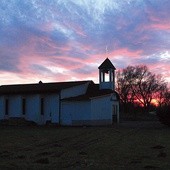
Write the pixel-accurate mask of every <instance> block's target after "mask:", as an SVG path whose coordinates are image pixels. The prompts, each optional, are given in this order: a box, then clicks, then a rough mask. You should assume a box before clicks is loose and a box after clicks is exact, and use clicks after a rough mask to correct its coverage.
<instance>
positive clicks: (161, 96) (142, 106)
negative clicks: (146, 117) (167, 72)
mask: <svg viewBox="0 0 170 170" xmlns="http://www.w3.org/2000/svg"><path fill="white" fill-rule="evenodd" d="M116 90H117V91H118V93H119V95H120V104H121V112H123V113H125V114H129V113H130V114H138V113H143V114H146V113H149V112H151V111H153V110H156V107H157V108H163V107H166V106H169V105H170V90H169V89H168V83H167V82H166V81H165V80H164V78H163V77H162V76H161V75H156V74H153V73H152V72H150V71H149V69H148V68H147V66H145V65H137V66H128V67H127V68H125V69H123V70H121V71H118V72H117V88H116Z"/></svg>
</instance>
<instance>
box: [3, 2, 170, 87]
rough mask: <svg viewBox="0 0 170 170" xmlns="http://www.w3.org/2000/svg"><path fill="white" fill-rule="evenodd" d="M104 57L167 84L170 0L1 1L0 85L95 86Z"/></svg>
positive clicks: (118, 65)
mask: <svg viewBox="0 0 170 170" xmlns="http://www.w3.org/2000/svg"><path fill="white" fill-rule="evenodd" d="M106 47H107V50H106ZM106 51H107V52H106ZM106 57H109V59H110V60H111V61H112V63H113V64H114V66H115V67H116V68H117V70H119V69H122V68H125V67H127V66H128V65H138V64H144V65H147V66H148V67H149V69H150V71H151V72H153V73H156V74H162V75H163V76H164V77H165V79H166V80H167V81H168V82H170V0H0V85H3V84H20V83H38V82H39V81H40V80H41V81H42V82H54V81H57V82H58V81H74V80H93V81H94V82H96V83H97V82H98V66H99V65H100V64H101V63H102V62H103V60H104V59H105V58H106Z"/></svg>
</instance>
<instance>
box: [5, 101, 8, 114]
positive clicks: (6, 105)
mask: <svg viewBox="0 0 170 170" xmlns="http://www.w3.org/2000/svg"><path fill="white" fill-rule="evenodd" d="M8 114H9V100H8V99H6V100H5V115H8Z"/></svg>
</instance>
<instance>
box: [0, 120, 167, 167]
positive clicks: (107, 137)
mask: <svg viewBox="0 0 170 170" xmlns="http://www.w3.org/2000/svg"><path fill="white" fill-rule="evenodd" d="M0 135H1V138H0V169H3V170H6V169H24V170H25V169H30V170H32V169H41V170H43V169H50V170H51V169H69V170H70V169H114V170H140V169H162V170H168V169H170V161H169V160H170V128H168V127H165V126H163V125H161V124H160V123H159V122H150V121H148V122H124V123H121V124H120V125H119V126H112V127H36V126H30V127H28V126H27V127H23V126H22V127H16V126H1V127H0Z"/></svg>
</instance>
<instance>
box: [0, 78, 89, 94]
mask: <svg viewBox="0 0 170 170" xmlns="http://www.w3.org/2000/svg"><path fill="white" fill-rule="evenodd" d="M88 82H92V81H70V82H55V83H42V82H41V81H40V82H39V83H37V84H16V85H2V86H0V94H23V93H26V94H30V93H52V92H60V91H61V90H62V89H66V88H70V87H73V86H78V85H82V84H85V83H88Z"/></svg>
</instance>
